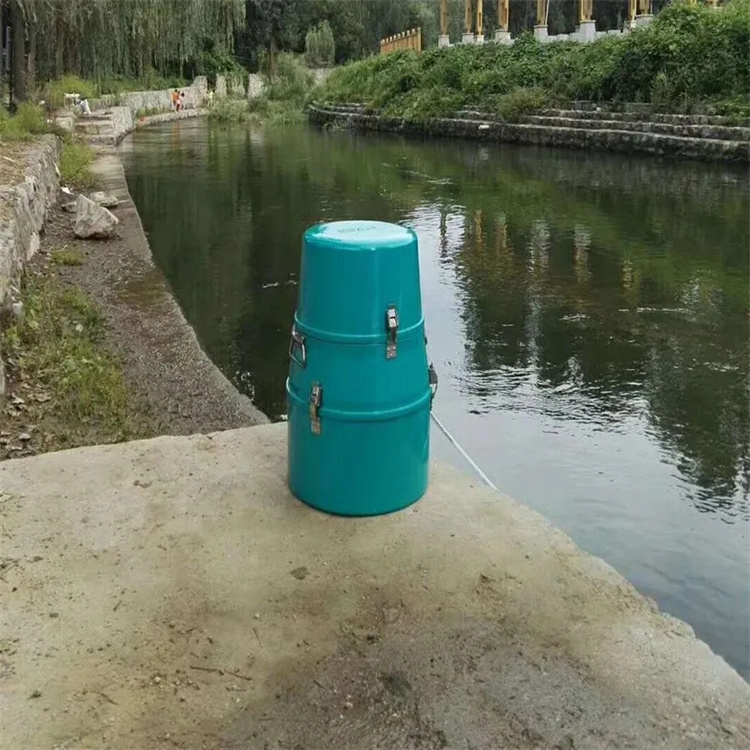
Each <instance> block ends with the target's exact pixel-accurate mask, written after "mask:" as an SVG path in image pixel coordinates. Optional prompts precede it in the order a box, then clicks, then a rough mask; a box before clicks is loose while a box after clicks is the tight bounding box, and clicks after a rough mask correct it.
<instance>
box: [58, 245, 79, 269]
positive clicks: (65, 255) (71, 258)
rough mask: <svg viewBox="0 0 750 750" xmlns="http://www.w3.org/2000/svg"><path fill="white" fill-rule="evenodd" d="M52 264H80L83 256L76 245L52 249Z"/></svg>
mask: <svg viewBox="0 0 750 750" xmlns="http://www.w3.org/2000/svg"><path fill="white" fill-rule="evenodd" d="M51 260H52V264H53V265H55V266H82V265H83V256H82V255H81V251H80V250H79V249H78V248H77V247H71V248H69V247H67V246H66V247H61V248H58V249H57V250H53V251H52V255H51Z"/></svg>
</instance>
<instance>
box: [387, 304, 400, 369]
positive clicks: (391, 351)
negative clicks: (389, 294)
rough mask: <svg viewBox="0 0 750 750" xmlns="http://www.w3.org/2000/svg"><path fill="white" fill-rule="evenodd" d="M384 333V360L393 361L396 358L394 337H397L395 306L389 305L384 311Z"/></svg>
mask: <svg viewBox="0 0 750 750" xmlns="http://www.w3.org/2000/svg"><path fill="white" fill-rule="evenodd" d="M385 333H386V344H385V358H386V359H395V358H396V336H398V313H397V312H396V306H395V305H391V306H390V307H389V308H388V309H387V310H386V311H385Z"/></svg>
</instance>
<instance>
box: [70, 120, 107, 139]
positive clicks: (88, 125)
mask: <svg viewBox="0 0 750 750" xmlns="http://www.w3.org/2000/svg"><path fill="white" fill-rule="evenodd" d="M75 129H76V133H79V134H80V135H86V136H89V135H101V134H104V133H108V132H109V131H111V130H112V123H111V122H110V121H109V120H106V121H99V122H81V121H80V120H79V121H78V122H76V125H75Z"/></svg>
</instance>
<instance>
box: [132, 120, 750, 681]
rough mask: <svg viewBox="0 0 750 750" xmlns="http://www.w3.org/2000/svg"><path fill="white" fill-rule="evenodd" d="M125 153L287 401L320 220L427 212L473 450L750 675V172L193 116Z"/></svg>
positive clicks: (186, 285)
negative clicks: (304, 269) (296, 312)
mask: <svg viewBox="0 0 750 750" xmlns="http://www.w3.org/2000/svg"><path fill="white" fill-rule="evenodd" d="M133 144H137V149H136V148H133ZM123 151H124V154H123V155H124V157H125V160H126V170H127V175H128V182H129V184H130V187H131V191H132V193H133V196H134V198H135V200H136V203H137V204H138V208H139V211H140V213H141V216H142V218H143V221H144V225H145V227H146V228H147V230H148V232H149V234H150V236H151V243H152V247H153V250H154V252H155V255H156V257H157V259H158V261H159V263H160V265H161V267H162V268H163V269H164V271H165V273H166V275H167V277H168V279H169V281H170V283H171V284H172V286H173V288H174V290H175V293H176V295H177V298H178V299H179V301H180V304H181V305H182V307H183V309H184V310H185V312H186V315H187V317H188V318H189V320H190V321H191V322H192V323H193V325H194V326H195V328H196V332H197V334H198V336H199V338H200V340H201V342H202V344H203V345H204V347H205V348H206V349H207V351H208V352H209V354H210V355H211V356H212V358H213V359H214V361H215V362H216V363H217V364H218V365H219V366H220V367H221V368H222V369H223V370H224V372H226V373H227V374H228V375H229V376H230V377H232V378H233V379H234V380H235V382H236V383H237V384H238V386H239V387H240V388H242V389H243V390H244V391H245V392H247V393H249V394H250V395H251V396H252V397H253V398H254V399H255V401H256V403H258V405H259V406H260V407H261V408H262V409H263V410H264V411H266V412H267V413H269V414H270V415H272V416H276V417H278V416H279V415H281V414H283V413H284V411H285V403H284V392H283V382H284V377H285V371H286V368H287V357H286V348H287V344H288V335H289V325H290V320H291V316H292V312H293V309H294V305H295V301H296V294H297V287H296V273H297V270H298V264H299V249H300V237H301V235H302V232H303V231H304V229H305V228H306V227H307V226H309V225H310V224H312V223H314V222H317V221H320V220H327V219H340V218H361V217H363V216H366V217H369V218H373V219H382V220H390V221H403V222H406V223H409V224H411V225H413V226H414V227H415V228H416V229H417V231H418V232H419V235H420V242H421V258H420V263H421V267H422V275H423V285H424V303H425V307H426V315H427V321H428V332H429V335H430V348H431V353H432V354H433V356H435V358H436V362H437V363H438V364H439V367H440V370H441V376H442V377H441V395H440V400H439V401H440V408H441V409H444V410H445V412H446V413H447V414H448V416H449V417H450V419H451V420H452V424H453V425H454V426H455V427H456V428H457V429H458V430H459V431H460V432H461V435H462V439H464V440H466V441H467V447H469V448H471V451H472V453H473V454H474V453H475V454H476V455H475V456H474V457H475V458H478V459H481V461H480V463H482V465H483V468H484V469H485V470H486V471H487V473H488V474H489V475H490V476H491V478H492V479H493V481H495V482H496V483H497V484H498V486H500V487H502V488H504V489H507V490H508V491H509V492H512V493H513V494H516V495H518V496H519V497H520V498H521V499H523V500H524V501H527V502H530V503H531V504H533V505H535V507H539V508H540V509H541V510H543V512H545V513H547V514H548V515H549V516H550V517H551V518H552V519H553V520H554V521H555V522H557V523H560V524H561V525H563V527H564V528H566V529H567V530H568V531H570V532H571V533H572V534H573V535H574V537H575V538H576V539H577V540H578V541H579V542H581V543H583V544H584V545H585V546H587V548H589V549H591V550H592V551H594V552H595V553H597V554H602V555H603V556H604V557H605V558H606V559H608V560H609V561H610V562H613V564H615V565H616V566H617V567H618V568H619V569H620V570H622V571H623V572H624V573H626V574H627V575H628V576H629V577H631V579H633V580H634V581H635V582H636V584H637V585H639V586H640V587H641V588H642V589H643V590H646V591H648V592H649V593H652V594H653V595H654V596H656V598H657V600H658V601H659V602H660V604H662V606H667V607H668V608H669V611H672V612H673V613H675V614H677V615H678V616H683V617H685V618H686V619H687V620H688V621H690V622H691V624H693V625H694V626H695V627H696V629H697V630H698V632H699V633H700V634H702V635H703V637H706V638H708V639H709V641H710V642H712V644H714V646H715V647H716V648H718V649H719V650H720V651H722V653H726V654H728V655H729V658H731V659H732V660H733V663H735V664H737V665H738V666H739V668H740V669H742V670H743V671H744V672H745V673H747V672H748V669H750V663H749V662H748V646H750V644H749V643H748V628H747V616H748V602H749V601H750V590H749V589H748V582H747V576H746V567H747V564H748V560H747V538H746V531H747V528H748V519H750V503H749V496H750V408H749V403H750V399H749V396H750V394H749V393H748V374H749V373H748V368H749V364H748V363H749V362H750V346H749V344H748V333H749V331H748V321H749V318H748V282H749V278H748V276H749V274H748V255H747V248H748V246H749V244H750V229H749V227H748V217H747V199H748V179H747V176H746V175H745V174H743V173H741V172H733V171H729V170H727V169H724V168H721V167H712V166H706V165H695V164H677V163H669V162H660V161H658V160H655V159H633V158H624V157H614V156H613V157H605V156H601V155H598V156H590V155H587V154H581V153H566V152H562V151H545V150H534V149H528V148H527V149H518V148H500V147H497V148H494V147H487V146H482V147H479V146H477V145H475V144H462V143H458V142H448V143H440V142H433V143H429V144H423V143H413V142H411V143H410V142H403V141H401V140H398V139H388V138H385V139H373V138H369V139H365V138H358V137H356V136H352V135H350V134H347V133H321V132H317V131H312V130H307V129H292V130H282V131H280V132H274V131H266V132H263V133H258V132H254V131H250V130H247V131H246V130H231V131H227V130H221V129H212V128H209V127H208V126H207V125H206V124H205V123H190V122H188V123H182V124H180V125H175V126H172V127H171V128H165V129H163V130H158V129H157V130H144V131H142V132H139V133H137V134H136V135H135V137H134V139H132V140H130V141H126V143H125V145H124V147H123ZM539 467H545V468H544V470H543V471H541V472H540V471H539ZM545 473H546V474H548V475H549V476H548V477H545ZM683 508H684V509H687V510H688V514H687V515H681V514H683V510H681V509H683ZM703 515H705V516H707V517H708V518H709V523H710V525H704V526H700V525H698V523H699V521H700V519H701V518H702V517H703ZM716 520H720V521H723V522H724V523H725V524H728V525H730V526H731V530H729V527H725V526H724V524H721V526H722V527H724V528H725V529H727V530H726V531H723V532H721V535H720V534H719V532H717V531H716V525H715V521H716ZM680 554H683V555H685V556H686V558H685V559H679V558H680ZM707 570H710V571H711V573H710V575H709V574H708V573H706V572H705V571H707ZM704 579H705V584H704V583H703V582H704ZM697 581H701V582H702V583H700V584H699V583H697ZM678 582H679V583H678Z"/></svg>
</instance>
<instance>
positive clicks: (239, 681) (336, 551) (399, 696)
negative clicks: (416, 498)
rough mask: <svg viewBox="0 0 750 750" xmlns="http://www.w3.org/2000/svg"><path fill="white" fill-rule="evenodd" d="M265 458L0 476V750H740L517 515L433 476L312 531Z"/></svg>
mask: <svg viewBox="0 0 750 750" xmlns="http://www.w3.org/2000/svg"><path fill="white" fill-rule="evenodd" d="M285 442H286V441H285V426H284V425H269V426H261V427H254V428H249V429H243V430H236V431H232V432H226V433H219V434H215V435H212V436H202V435H199V436H193V437H165V438H158V439H156V440H152V441H146V442H136V443H130V444H127V445H118V446H101V447H96V448H86V449H81V450H76V451H70V452H66V453H57V454H51V455H46V456H40V457H36V458H30V459H24V460H19V461H14V462H9V463H6V464H4V465H3V466H2V467H0V489H1V490H2V496H0V521H1V525H0V532H2V536H1V537H0V539H1V540H2V541H1V546H2V569H1V570H0V595H1V596H2V609H1V612H0V717H1V718H0V747H2V748H8V750H11V749H13V750H16V749H18V748H24V749H25V750H34V749H35V748H53V747H56V748H102V747H107V748H129V749H132V748H174V747H177V748H255V747H264V748H265V747H285V748H287V747H288V748H292V747H295V748H297V747H299V748H308V747H321V748H322V747H331V748H334V747H335V748H363V747H368V748H373V747H383V748H386V747H387V748H442V747H456V748H459V747H460V748H484V747H486V748H490V747H492V748H499V747H508V748H602V747H628V748H649V749H651V748H657V747H658V748H680V749H681V750H682V749H686V748H687V749H689V748H696V750H698V749H700V750H706V748H719V747H722V748H747V747H748V746H749V743H750V718H749V716H748V713H749V709H748V707H749V706H750V687H749V686H748V685H747V683H745V682H744V681H743V680H742V678H741V677H739V676H738V675H737V674H736V672H734V671H733V670H732V669H731V668H730V667H729V666H728V665H727V664H726V663H725V662H724V661H723V660H721V659H720V658H719V657H717V656H715V655H714V654H713V653H712V652H711V651H710V650H709V648H708V647H707V646H706V645H705V644H704V643H702V642H700V641H698V640H696V639H695V637H694V635H693V633H692V631H691V630H690V628H688V627H687V626H686V625H684V624H683V623H681V622H678V621H676V620H674V619H672V618H669V617H667V616H664V615H662V614H660V613H659V612H658V611H657V609H656V608H655V607H654V606H653V605H652V604H651V603H650V602H648V601H647V600H646V599H644V598H643V597H641V596H640V595H639V594H638V593H637V592H636V591H635V590H634V589H633V587H632V586H631V585H630V584H628V583H627V581H625V580H624V579H623V578H622V577H621V576H619V575H618V574H617V573H615V572H614V571H613V570H612V569H611V568H609V567H608V566H607V565H606V564H604V563H603V562H602V561H600V560H598V559H596V558H593V557H591V556H589V555H587V554H585V553H583V552H581V551H580V550H579V549H577V548H576V546H575V545H574V544H573V543H572V541H571V540H570V539H569V538H568V537H566V536H565V535H564V534H562V533H561V532H559V531H557V530H555V529H554V528H552V527H551V526H550V525H549V524H548V523H547V522H546V521H545V520H544V519H543V518H542V517H540V516H539V515H538V514H536V513H534V512H532V511H530V510H529V509H528V508H525V507H524V506H522V505H519V504H518V503H515V502H513V501H511V500H508V499H506V498H503V497H501V496H499V495H497V494H495V493H493V492H491V491H488V490H485V489H483V488H480V487H476V486H473V484H472V482H471V480H469V479H468V478H466V477H464V476H462V475H460V474H458V473H456V472H455V471H453V470H451V469H448V468H446V467H444V466H435V467H434V469H433V472H432V484H431V489H430V491H429V492H428V495H427V496H426V497H425V498H424V499H423V500H422V501H420V502H419V503H418V504H417V505H415V506H413V507H412V508H410V509H408V510H406V511H404V512H400V513H397V514H394V515H392V516H388V517H382V518H372V519H342V518H335V517H330V516H326V515H323V514H321V513H318V512H315V511H313V510H311V509H309V508H307V507H306V506H304V505H302V504H300V503H299V502H297V501H296V500H294V499H293V498H292V497H291V496H290V495H289V493H288V492H287V490H286V487H285V482H284V477H285V468H286V467H285V461H286V459H285V453H286V451H285Z"/></svg>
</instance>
